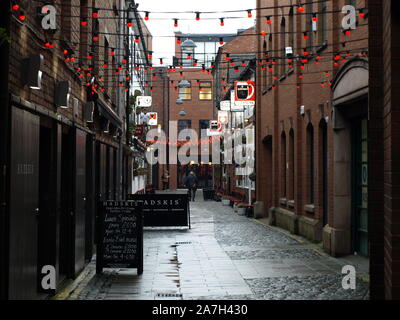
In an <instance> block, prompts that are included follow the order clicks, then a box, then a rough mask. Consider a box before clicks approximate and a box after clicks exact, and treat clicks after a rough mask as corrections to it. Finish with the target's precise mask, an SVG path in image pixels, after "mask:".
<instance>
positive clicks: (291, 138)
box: [288, 129, 295, 200]
mask: <svg viewBox="0 0 400 320" xmlns="http://www.w3.org/2000/svg"><path fill="white" fill-rule="evenodd" d="M294 180H295V177H294V130H293V129H291V130H290V132H289V194H288V198H289V200H294Z"/></svg>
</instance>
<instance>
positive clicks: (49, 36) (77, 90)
mask: <svg viewBox="0 0 400 320" xmlns="http://www.w3.org/2000/svg"><path fill="white" fill-rule="evenodd" d="M117 2H118V1H115V3H116V4H117V6H118V7H119V4H118V3H117ZM70 3H71V5H67V4H65V3H64V2H63V4H62V5H61V1H59V0H58V1H57V0H56V1H54V5H55V7H56V9H57V30H56V31H55V32H53V31H46V30H43V29H42V27H41V17H38V16H37V7H36V3H35V2H32V1H24V2H23V3H22V10H24V12H25V14H26V20H25V21H24V23H20V22H19V21H17V19H12V23H11V38H12V42H11V48H10V51H11V57H10V77H9V83H10V92H11V93H12V94H14V95H16V96H19V97H21V98H22V99H24V100H26V101H30V102H32V103H35V104H38V105H40V106H43V107H45V108H47V109H48V110H51V111H53V112H57V113H59V114H61V115H63V116H65V117H67V118H68V119H71V120H72V119H74V117H73V114H72V113H73V110H72V108H68V109H60V108H58V110H57V108H56V106H55V104H54V91H55V86H56V84H57V82H58V81H65V80H68V81H69V82H70V86H71V99H70V102H71V101H72V98H77V99H78V100H79V110H78V114H79V116H78V118H75V122H76V123H77V124H79V125H82V126H85V123H84V121H83V112H82V111H83V105H84V104H85V103H86V102H87V101H88V100H90V99H91V97H90V95H91V93H90V91H89V92H88V91H87V87H86V85H85V84H86V77H83V78H80V77H79V73H78V72H77V67H78V66H81V67H82V68H83V70H85V71H87V70H88V68H89V66H93V71H92V72H91V74H92V75H93V76H102V77H103V79H107V77H106V73H108V74H109V78H108V82H107V83H104V87H105V89H106V91H105V93H102V92H101V91H100V90H98V93H99V95H100V96H101V97H102V98H103V99H104V100H105V101H106V102H108V103H109V105H110V106H112V107H113V108H115V107H116V105H117V104H118V102H117V91H119V93H120V95H122V94H123V89H120V88H117V84H118V81H119V79H118V78H117V77H116V76H115V70H111V63H110V64H109V66H108V68H107V69H104V68H103V64H104V61H105V54H106V53H105V52H104V46H105V39H108V42H109V47H110V48H116V55H115V59H116V60H117V61H116V65H118V63H121V60H122V56H123V53H122V51H118V46H119V44H118V41H119V40H118V39H119V37H118V36H117V35H116V34H117V31H118V29H117V25H118V20H117V19H118V17H117V16H116V15H115V13H114V11H112V10H107V11H105V10H103V11H101V10H100V12H99V14H100V18H99V30H98V31H99V32H100V40H99V42H98V44H97V45H96V43H95V42H93V41H92V35H93V30H94V29H93V24H92V22H93V19H92V18H91V15H92V9H91V8H92V7H99V8H107V9H112V8H113V2H110V1H105V0H104V1H100V0H97V1H94V0H86V1H85V0H82V1H80V0H72V1H71V2H70ZM81 5H82V6H87V7H88V8H86V9H85V8H81V7H80V6H81ZM82 14H83V15H86V16H87V17H88V19H87V20H88V25H87V26H86V27H82V26H81V24H80V22H81V19H80V16H81V15H82ZM13 16H14V17H16V15H15V14H13ZM102 18H106V19H102ZM112 18H115V19H112ZM104 33H111V34H114V35H105V34H104ZM64 40H65V41H67V42H68V43H69V45H70V47H71V48H72V49H73V50H74V54H73V55H72V57H73V58H74V59H75V61H74V62H71V61H70V62H66V61H65V56H64V54H63V50H64V48H65V47H64V46H63V44H62V43H63V41H64ZM46 41H51V42H52V43H53V44H54V48H47V47H45V43H46ZM92 45H94V47H93V48H92ZM89 52H93V53H94V56H93V59H91V60H89V59H88V55H89ZM38 53H40V54H42V55H43V56H44V63H43V68H42V71H43V77H42V89H41V90H33V89H30V88H28V87H27V86H24V84H23V72H22V62H23V59H24V58H27V57H29V55H30V54H38ZM109 61H111V59H109ZM82 73H85V72H82ZM121 77H122V75H121ZM121 79H122V78H121ZM103 82H104V81H103ZM106 93H108V94H106ZM99 134H100V133H99Z"/></svg>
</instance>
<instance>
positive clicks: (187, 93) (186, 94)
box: [179, 81, 192, 100]
mask: <svg viewBox="0 0 400 320" xmlns="http://www.w3.org/2000/svg"><path fill="white" fill-rule="evenodd" d="M188 82H189V86H187V87H184V88H179V98H180V99H182V100H192V83H191V82H190V81H188Z"/></svg>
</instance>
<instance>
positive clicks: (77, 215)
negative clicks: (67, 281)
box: [72, 130, 86, 277]
mask: <svg viewBox="0 0 400 320" xmlns="http://www.w3.org/2000/svg"><path fill="white" fill-rule="evenodd" d="M75 156H76V157H75V165H76V172H75V187H74V190H75V197H74V200H75V205H74V210H73V211H72V212H73V221H72V225H73V231H74V232H73V241H74V248H73V249H74V262H75V265H74V270H73V273H74V277H75V276H76V275H77V274H79V272H80V271H81V270H82V269H83V268H84V266H85V250H86V248H85V222H86V132H84V131H81V130H76V140H75Z"/></svg>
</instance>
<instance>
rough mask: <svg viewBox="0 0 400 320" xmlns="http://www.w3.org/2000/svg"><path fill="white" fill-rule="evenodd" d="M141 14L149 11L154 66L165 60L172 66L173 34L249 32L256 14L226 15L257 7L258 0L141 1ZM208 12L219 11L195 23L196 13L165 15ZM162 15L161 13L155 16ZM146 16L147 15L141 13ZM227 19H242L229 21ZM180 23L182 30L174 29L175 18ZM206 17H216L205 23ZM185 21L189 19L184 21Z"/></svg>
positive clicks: (205, 16)
mask: <svg viewBox="0 0 400 320" xmlns="http://www.w3.org/2000/svg"><path fill="white" fill-rule="evenodd" d="M137 3H139V8H138V10H139V11H149V12H150V20H149V21H147V22H146V24H147V26H148V28H149V30H150V32H151V33H152V35H153V50H154V58H153V63H154V65H158V64H159V60H158V58H165V60H164V61H165V63H166V64H171V57H172V56H173V55H174V50H175V43H174V38H173V37H174V32H176V31H181V32H183V33H236V32H237V30H238V29H247V28H250V27H252V26H253V25H254V21H255V20H254V17H255V16H256V12H255V11H253V19H249V18H248V17H247V12H241V13H226V12H223V11H227V10H248V9H254V8H255V7H256V0H201V1H193V0H142V1H137ZM185 11H186V12H188V11H193V12H196V11H199V12H202V11H208V12H211V11H212V12H217V11H218V12H220V13H217V14H203V15H201V18H204V19H201V20H200V21H196V20H195V14H186V13H166V12H185ZM152 12H160V13H152ZM141 15H142V16H143V17H144V13H141ZM228 17H240V19H229V18H228ZM174 18H177V19H180V20H179V27H178V28H174V21H173V19H174ZM205 18H217V19H214V20H206V19H205ZM219 18H226V19H225V26H224V27H221V26H220V20H219ZM183 19H190V20H188V21H185V20H183Z"/></svg>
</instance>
